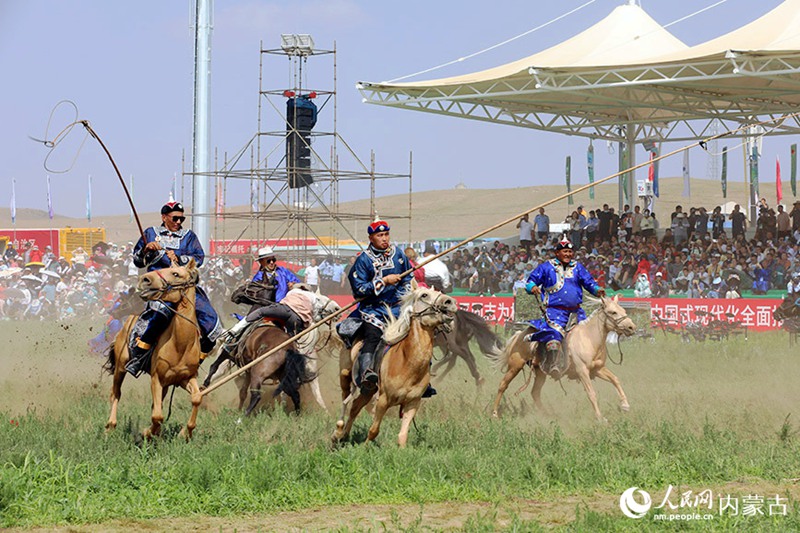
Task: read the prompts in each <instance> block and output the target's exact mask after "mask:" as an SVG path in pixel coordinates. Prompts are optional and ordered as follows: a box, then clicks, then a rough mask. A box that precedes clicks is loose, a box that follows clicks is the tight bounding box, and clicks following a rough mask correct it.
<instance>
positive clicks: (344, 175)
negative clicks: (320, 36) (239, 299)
mask: <svg viewBox="0 0 800 533" xmlns="http://www.w3.org/2000/svg"><path fill="white" fill-rule="evenodd" d="M287 59H288V61H289V75H288V80H287V82H288V83H287V85H286V86H284V87H282V88H274V85H276V84H275V82H274V81H269V82H267V81H265V76H267V75H269V79H270V80H274V79H275V78H276V76H274V73H275V72H276V71H277V70H278V68H277V67H278V66H279V65H278V61H279V60H283V61H286V60H287ZM325 59H327V60H329V61H330V63H331V64H332V80H331V82H332V83H331V82H329V86H328V88H318V87H319V86H318V85H314V84H316V83H319V85H325V83H324V81H323V82H319V81H316V80H318V79H324V76H322V77H321V76H319V75H318V74H319V73H318V72H316V71H315V72H312V71H311V70H310V68H309V63H311V62H312V61H313V62H314V63H315V66H316V65H317V64H319V63H321V62H322V60H325ZM336 62H337V53H336V47H335V44H334V48H333V49H332V50H322V49H315V48H314V45H313V40H312V39H311V36H309V35H284V36H282V46H281V48H277V49H264V46H263V43H262V45H261V47H260V61H259V99H258V127H257V130H258V131H257V132H256V133H255V134H254V135H253V136H252V137H251V138H250V139H249V140H248V141H247V143H246V144H245V145H244V146H243V147H242V148H241V149H240V150H238V151H237V152H236V153H235V154H234V155H233V156H232V157H229V156H228V155H227V154H226V155H224V157H223V161H222V162H221V164H220V161H219V158H218V157H215V165H214V168H215V170H214V171H213V172H210V173H208V175H209V176H210V177H213V178H214V180H213V182H214V183H216V192H217V194H216V199H217V200H216V206H217V208H216V221H215V222H214V226H213V230H212V231H213V237H212V246H211V254H212V255H231V254H233V255H239V254H242V253H244V251H243V247H248V246H249V248H253V247H256V246H261V245H263V244H270V245H272V246H273V247H276V248H277V249H278V250H279V253H280V255H281V257H282V258H285V259H286V260H289V261H295V262H300V263H304V264H305V263H306V262H307V261H308V260H309V259H310V258H311V257H313V256H321V255H325V256H327V255H332V256H334V257H339V256H341V255H343V253H342V246H344V245H347V246H349V248H350V249H352V247H353V246H360V244H359V241H362V240H365V239H364V227H365V226H366V224H367V223H368V222H369V221H372V220H373V219H374V218H375V217H376V216H378V215H380V217H382V218H391V219H392V220H397V219H409V236H410V226H411V220H410V219H411V208H412V204H411V192H412V174H411V173H412V159H411V155H409V170H408V173H407V174H399V173H398V174H390V173H382V172H377V171H376V164H375V154H374V152H371V154H370V160H369V163H366V164H365V163H364V162H363V161H362V160H361V159H360V158H359V157H358V156H357V155H356V153H355V151H354V150H353V149H352V148H351V147H350V145H349V144H348V143H347V142H346V141H345V140H344V138H343V137H342V136H341V135H340V134H339V132H338V129H337V110H338V105H337V91H336V83H337V77H336V68H337V67H336ZM309 79H311V80H312V81H311V82H309ZM301 96H302V97H303V98H308V99H313V101H314V102H318V103H316V106H317V108H318V110H319V122H318V123H317V127H315V128H314V129H312V130H310V132H309V131H305V132H303V131H298V129H299V127H297V126H296V125H295V124H293V123H292V121H291V120H289V118H288V117H287V111H286V109H287V106H286V101H287V100H288V99H290V98H299V97H301ZM292 135H294V136H296V138H297V137H304V138H305V139H306V141H304V145H305V148H307V149H310V159H311V162H310V168H303V169H298V168H296V167H295V166H293V165H294V163H293V162H292V161H290V159H291V157H289V156H288V155H289V150H288V149H286V148H285V147H286V143H287V141H288V139H289V137H290V136H292ZM300 171H302V173H303V176H305V177H306V178H309V181H310V182H311V183H310V184H309V185H306V186H297V181H296V176H297V175H298V174H297V173H298V172H300ZM192 175H193V174H192V173H186V172H184V176H192ZM228 180H246V181H249V182H250V195H251V196H250V198H251V200H250V206H248V208H246V209H244V210H241V209H239V210H231V209H226V208H225V199H226V193H227V189H228V185H229V181H228ZM384 180H407V183H408V211H407V212H405V213H402V212H392V213H383V212H382V213H380V214H378V213H376V212H375V211H376V210H375V194H376V190H377V188H378V186H379V184H380V183H381V182H382V181H384ZM232 183H233V182H232ZM367 187H368V189H367ZM342 189H346V192H347V193H348V196H349V197H353V198H364V197H366V194H365V193H366V191H367V190H368V191H369V209H368V210H364V211H363V212H345V211H342V210H341V209H340V200H339V196H340V193H341V192H342ZM401 209H402V208H401ZM409 240H410V237H409ZM231 250H238V252H231ZM249 251H250V250H248V253H249Z"/></svg>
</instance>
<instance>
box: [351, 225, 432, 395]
mask: <svg viewBox="0 0 800 533" xmlns="http://www.w3.org/2000/svg"><path fill="white" fill-rule="evenodd" d="M367 235H368V236H369V246H368V247H367V249H366V250H364V252H362V253H361V254H360V255H359V256H358V257H356V261H355V263H354V264H353V267H352V268H351V269H350V273H349V274H348V276H347V277H348V281H349V282H350V289H351V290H352V292H353V297H354V298H357V299H360V301H359V303H358V307H356V309H355V311H353V312H352V313H351V314H350V316H349V317H348V320H349V323H350V324H357V325H356V326H355V327H353V328H352V329H351V330H350V331H347V332H345V331H344V329H342V327H340V326H342V324H340V325H339V326H337V331H339V334H340V335H341V336H342V337H343V338H345V339H353V338H354V337H355V336H356V334H358V333H359V332H360V333H361V334H362V337H363V339H364V344H363V345H362V346H361V351H360V352H359V355H358V365H359V368H360V373H359V375H358V376H356V385H358V387H359V388H360V389H361V392H362V394H369V393H373V392H375V391H376V390H377V388H378V374H377V373H376V372H375V369H374V368H373V366H374V365H375V359H376V357H375V352H376V350H377V349H378V345H379V344H380V342H381V339H382V337H383V330H384V327H385V326H386V322H387V321H388V319H389V316H390V315H392V316H394V317H395V318H397V317H398V316H399V314H400V303H401V302H400V299H401V298H402V297H403V296H404V295H406V294H408V293H409V292H410V291H411V279H412V275H411V274H406V275H405V276H401V274H402V273H403V272H405V271H406V270H409V269H410V267H411V264H410V262H409V260H408V257H406V254H405V253H404V252H403V250H402V249H400V248H399V247H397V246H394V245H392V244H391V243H390V241H389V224H388V223H387V222H386V221H384V220H377V221H375V222H373V223H372V224H370V225H369V226H368V227H367ZM346 327H347V326H345V328H346ZM346 342H347V340H346ZM431 395H432V394H431Z"/></svg>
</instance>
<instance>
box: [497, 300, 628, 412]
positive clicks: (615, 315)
mask: <svg viewBox="0 0 800 533" xmlns="http://www.w3.org/2000/svg"><path fill="white" fill-rule="evenodd" d="M618 300H619V295H617V296H615V297H614V298H613V299H611V298H601V299H600V303H601V305H600V308H598V309H597V310H596V311H595V312H594V313H592V314H591V315H590V316H589V317H588V318H587V319H586V320H584V321H583V322H581V323H580V324H578V325H577V326H575V327H574V328H572V329H571V330H570V331H569V332H568V333H567V336H566V338H565V339H564V348H563V349H564V350H566V353H567V358H568V361H569V367H568V369H567V374H566V376H567V377H568V378H569V379H574V380H580V382H581V384H582V385H583V388H584V389H585V390H586V394H587V395H588V396H589V401H590V402H591V404H592V407H593V408H594V414H595V416H596V417H597V419H598V420H601V421H604V420H605V419H604V418H603V415H602V414H601V413H600V407H599V406H598V404H597V393H596V392H595V390H594V385H592V380H593V379H594V378H595V377H599V378H600V379H602V380H605V381H608V382H609V383H611V384H612V385H614V388H616V389H617V393H618V394H619V400H620V409H622V410H623V411H628V410H629V409H630V405H629V404H628V398H627V397H626V396H625V391H623V390H622V385H621V384H620V381H619V378H617V376H615V375H614V373H613V372H611V370H609V369H608V368H606V356H607V355H608V352H607V350H606V337H607V336H608V334H609V332H612V331H613V332H616V333H618V334H620V335H632V334H633V333H635V332H636V325H635V324H634V323H633V321H632V320H631V319H630V318H629V317H628V315H627V313H626V312H625V310H624V309H623V308H622V307H621V306H620V305H619V302H618ZM527 333H528V331H520V332H517V333H516V334H514V335H513V336H512V337H511V338H510V339H509V340H508V342H507V343H506V346H505V348H504V349H503V352H502V354H501V355H500V356H499V357H498V358H497V359H495V362H496V364H497V365H498V366H499V367H500V368H502V369H507V371H506V374H505V376H503V379H502V380H501V381H500V387H499V388H498V390H497V397H496V398H495V401H494V406H493V409H492V416H494V417H497V416H498V412H499V408H500V401H501V400H502V398H503V393H504V392H505V391H506V389H507V388H508V385H509V383H511V381H512V380H513V379H514V378H515V377H516V376H517V374H519V372H520V370H522V368H523V367H524V366H525V365H526V364H531V366H532V368H533V370H532V371H533V372H534V373H535V374H534V375H535V377H534V381H533V390H532V391H531V396H532V397H533V402H534V404H535V405H536V408H537V409H540V410H543V405H542V400H541V392H542V387H543V386H544V382H545V380H546V379H547V374H545V373H544V372H543V371H542V370H541V368H540V362H541V361H540V359H539V357H540V355H538V354H537V352H538V350H537V348H538V343H536V342H533V343H529V342H526V341H525V340H524V337H525V335H526V334H527Z"/></svg>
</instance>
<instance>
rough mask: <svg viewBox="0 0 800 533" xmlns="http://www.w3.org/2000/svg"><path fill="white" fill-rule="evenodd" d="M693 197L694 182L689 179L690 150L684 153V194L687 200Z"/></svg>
mask: <svg viewBox="0 0 800 533" xmlns="http://www.w3.org/2000/svg"><path fill="white" fill-rule="evenodd" d="M691 195H692V182H691V178H690V177H689V150H685V151H684V152H683V194H682V195H681V196H684V197H686V198H688V197H690V196H691Z"/></svg>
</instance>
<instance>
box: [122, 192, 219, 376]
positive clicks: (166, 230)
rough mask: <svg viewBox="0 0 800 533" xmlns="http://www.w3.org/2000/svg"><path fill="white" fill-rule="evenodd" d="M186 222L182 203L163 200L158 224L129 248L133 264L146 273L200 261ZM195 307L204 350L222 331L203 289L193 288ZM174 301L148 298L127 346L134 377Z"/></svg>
mask: <svg viewBox="0 0 800 533" xmlns="http://www.w3.org/2000/svg"><path fill="white" fill-rule="evenodd" d="M185 221H186V217H185V216H184V210H183V205H182V204H181V203H180V202H174V201H172V202H167V203H166V204H164V206H163V207H162V208H161V225H160V226H152V227H149V228H147V229H146V230H145V231H144V240H143V239H141V238H140V239H139V242H137V243H136V246H135V247H134V249H133V263H134V264H135V265H136V266H137V267H139V268H147V271H148V272H152V271H153V270H160V269H162V268H170V267H171V266H172V265H173V264H174V265H179V266H186V265H187V264H189V261H190V260H191V259H194V260H195V263H197V266H198V267H199V266H200V265H202V264H203V259H205V252H203V247H202V246H201V244H200V241H199V240H198V239H197V235H195V233H194V232H193V231H192V230H191V229H188V228H184V227H183V223H184V222H185ZM195 307H196V312H197V322H198V324H199V325H200V332H201V336H200V349H201V351H202V352H204V353H208V352H210V351H211V349H213V347H214V344H215V342H216V340H217V338H218V337H219V336H220V335H221V334H222V333H223V329H222V323H221V322H220V320H219V315H217V312H216V311H215V310H214V308H213V307H212V306H211V302H210V301H209V300H208V296H206V294H205V292H204V291H203V290H202V289H201V288H200V287H199V286H198V287H196V299H195ZM174 308H175V304H171V303H167V302H162V301H160V300H148V302H147V307H146V308H145V310H144V312H143V313H142V314H141V315H140V317H139V321H138V322H137V324H136V328H140V329H137V331H142V333H141V335H140V336H139V337H138V338H137V340H136V341H135V343H134V345H133V346H131V349H130V356H131V358H130V361H128V364H127V365H125V369H126V370H127V371H128V372H130V373H131V374H133V375H134V376H135V377H138V376H139V374H141V373H142V371H143V370H144V369H145V367H146V365H147V361H148V360H149V357H147V356H148V354H149V353H150V351H151V350H152V346H155V343H156V342H157V341H158V337H159V335H161V333H162V332H163V331H164V330H166V329H167V327H168V326H169V323H170V321H171V320H172V318H173V315H174V311H175V309H174Z"/></svg>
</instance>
